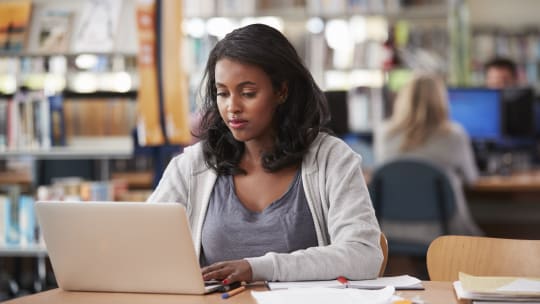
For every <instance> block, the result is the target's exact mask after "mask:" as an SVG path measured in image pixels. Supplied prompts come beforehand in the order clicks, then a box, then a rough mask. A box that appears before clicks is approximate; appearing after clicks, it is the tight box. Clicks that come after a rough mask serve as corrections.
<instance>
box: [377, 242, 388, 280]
mask: <svg viewBox="0 0 540 304" xmlns="http://www.w3.org/2000/svg"><path fill="white" fill-rule="evenodd" d="M381 249H382V254H383V258H384V259H383V262H382V264H381V269H380V270H379V277H382V276H384V271H385V270H386V264H387V263H388V240H386V236H385V235H384V233H382V232H381Z"/></svg>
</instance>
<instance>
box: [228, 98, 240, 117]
mask: <svg viewBox="0 0 540 304" xmlns="http://www.w3.org/2000/svg"><path fill="white" fill-rule="evenodd" d="M227 108H228V111H229V112H231V113H238V112H240V111H241V109H242V105H241V102H240V98H239V97H237V96H236V95H231V96H230V98H229V102H228V106H227Z"/></svg>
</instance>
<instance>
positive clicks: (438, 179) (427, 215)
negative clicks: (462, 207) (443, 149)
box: [370, 158, 456, 258]
mask: <svg viewBox="0 0 540 304" xmlns="http://www.w3.org/2000/svg"><path fill="white" fill-rule="evenodd" d="M370 194H371V198H372V201H373V205H374V208H375V214H376V216H377V219H378V220H379V222H382V221H383V220H392V221H400V222H410V223H414V222H415V221H434V222H437V223H439V224H440V226H441V232H442V234H448V233H449V228H448V220H449V218H450V217H451V215H452V214H453V213H454V212H455V208H456V207H455V204H456V203H455V195H454V190H453V188H452V186H451V184H450V180H449V178H448V176H447V175H446V174H445V173H444V172H443V170H442V169H440V168H439V167H437V166H436V165H434V164H432V163H430V162H427V161H424V160H420V159H415V158H403V159H398V160H394V161H391V162H388V163H386V164H384V165H383V166H381V167H380V168H378V169H376V170H375V172H374V173H373V177H372V180H371V183H370ZM383 230H384V226H383ZM387 238H388V247H389V251H390V254H402V255H407V256H417V257H422V258H425V256H426V252H427V249H428V246H429V243H427V244H426V243H415V242H409V241H403V240H397V239H392V236H391V235H388V234H387Z"/></svg>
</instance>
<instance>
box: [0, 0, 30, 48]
mask: <svg viewBox="0 0 540 304" xmlns="http://www.w3.org/2000/svg"><path fill="white" fill-rule="evenodd" d="M31 9H32V2H31V1H29V0H26V1H7V2H0V51H6V52H21V51H23V50H24V47H25V42H26V32H27V30H28V23H29V21H30V12H31Z"/></svg>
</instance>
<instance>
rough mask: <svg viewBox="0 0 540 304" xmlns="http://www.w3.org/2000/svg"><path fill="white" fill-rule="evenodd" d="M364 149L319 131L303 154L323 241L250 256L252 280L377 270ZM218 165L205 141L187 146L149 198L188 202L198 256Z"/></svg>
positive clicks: (357, 275)
mask: <svg viewBox="0 0 540 304" xmlns="http://www.w3.org/2000/svg"><path fill="white" fill-rule="evenodd" d="M361 161H362V159H361V157H360V155H358V154H356V153H355V152H353V151H352V150H351V149H350V148H349V146H347V145H346V144H345V143H344V142H343V141H341V140H340V139H338V138H336V137H333V136H330V135H328V134H326V133H320V134H319V135H318V136H317V138H316V139H315V140H314V141H313V143H312V144H311V146H310V148H309V151H308V152H307V154H306V155H305V156H304V159H303V160H302V169H301V170H302V183H303V187H304V189H305V190H304V191H305V192H306V198H307V201H308V204H309V208H310V210H311V214H312V215H313V222H314V224H315V229H316V233H317V240H318V243H319V246H317V247H311V248H307V249H304V250H297V251H294V252H291V253H275V252H268V253H267V254H265V255H264V256H260V257H249V258H246V260H247V261H248V262H249V263H250V265H251V268H252V272H253V280H267V281H299V280H331V279H335V278H337V277H338V276H345V277H347V278H349V279H351V280H361V279H371V278H375V277H377V275H378V272H379V268H380V266H381V263H382V260H383V256H382V252H381V247H380V243H379V238H380V233H381V232H380V229H379V225H378V223H377V220H376V218H375V213H374V211H373V207H372V204H371V200H370V197H369V193H368V190H367V186H366V182H365V180H364V177H363V174H362V168H361ZM216 179H217V175H216V173H215V171H213V170H211V169H209V168H208V167H207V166H206V164H205V162H204V158H203V154H202V146H201V144H200V143H199V144H195V145H193V146H190V147H187V148H185V150H184V153H182V154H180V155H179V156H176V157H175V158H173V159H172V160H171V162H170V163H169V165H168V166H167V168H166V170H165V173H164V174H163V177H162V179H161V181H160V182H159V185H158V186H157V188H156V189H155V191H154V193H152V195H151V196H150V197H149V198H148V202H179V203H182V204H184V205H185V206H186V209H187V214H188V218H189V222H190V226H191V227H190V228H191V234H192V238H193V242H194V245H195V251H196V253H197V256H199V254H200V248H201V230H202V224H203V222H204V217H205V215H206V209H207V207H208V202H209V199H210V194H211V193H212V189H213V187H214V184H215V182H216Z"/></svg>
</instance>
